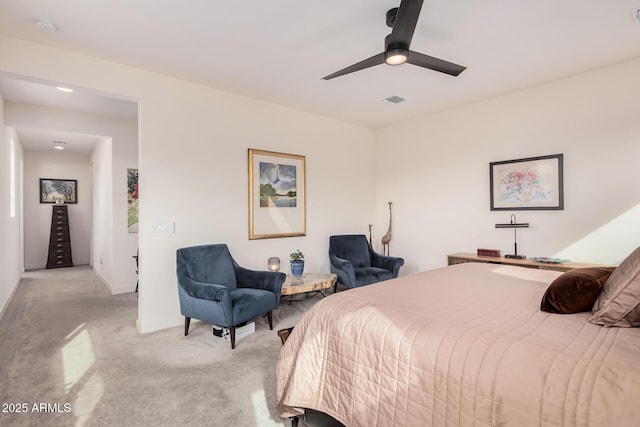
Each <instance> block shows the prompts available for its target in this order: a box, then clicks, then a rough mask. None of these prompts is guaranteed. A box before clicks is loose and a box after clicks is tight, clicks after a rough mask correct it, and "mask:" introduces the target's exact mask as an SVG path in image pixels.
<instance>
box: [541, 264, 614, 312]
mask: <svg viewBox="0 0 640 427" xmlns="http://www.w3.org/2000/svg"><path fill="white" fill-rule="evenodd" d="M613 270H615V268H614V267H586V268H574V269H573V270H569V271H567V272H566V273H564V274H563V275H562V276H559V277H558V278H556V280H554V281H553V282H551V284H550V285H549V287H548V288H547V291H546V292H545V293H544V296H543V297H542V302H541V303H540V310H542V311H546V312H548V313H560V314H571V313H579V312H581V311H589V310H591V307H592V306H593V303H594V301H595V300H596V298H598V295H600V291H601V290H602V287H603V286H604V284H605V282H606V281H607V279H608V278H609V276H610V275H611V273H612V272H613Z"/></svg>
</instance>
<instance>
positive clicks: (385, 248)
mask: <svg viewBox="0 0 640 427" xmlns="http://www.w3.org/2000/svg"><path fill="white" fill-rule="evenodd" d="M390 241H391V202H389V229H388V230H387V233H386V234H385V235H384V236H382V255H389V242H390Z"/></svg>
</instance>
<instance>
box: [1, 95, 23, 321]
mask: <svg viewBox="0 0 640 427" xmlns="http://www.w3.org/2000/svg"><path fill="white" fill-rule="evenodd" d="M11 140H13V142H14V147H15V158H14V167H13V168H12V167H11V154H10V141H11ZM23 159H24V158H23V152H22V145H21V143H20V139H19V138H18V136H17V135H16V134H15V132H14V131H13V130H12V129H8V128H6V127H5V125H4V100H3V97H2V94H1V93H0V236H1V237H0V253H1V254H2V256H0V317H1V316H2V314H3V313H4V311H5V308H6V304H7V302H8V301H9V300H10V298H11V296H12V295H13V293H14V292H15V290H16V287H17V285H18V281H19V280H20V273H21V271H22V244H21V239H22V236H21V229H22V227H21V221H22V194H21V179H20V175H21V165H22V164H23ZM11 172H13V174H14V175H13V177H14V179H13V181H12V180H11V179H10V176H11ZM12 182H13V183H14V186H13V190H14V192H15V193H14V194H15V215H11V210H10V207H11V188H10V184H11V183H12Z"/></svg>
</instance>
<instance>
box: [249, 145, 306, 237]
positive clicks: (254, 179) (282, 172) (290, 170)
mask: <svg viewBox="0 0 640 427" xmlns="http://www.w3.org/2000/svg"><path fill="white" fill-rule="evenodd" d="M305 160H306V159H305V156H301V155H296V154H287V153H278V152H274V151H265V150H258V149H253V148H249V149H248V164H249V240H254V239H272V238H279V237H299V236H306V234H307V222H306V204H307V203H306V200H307V192H306V170H305Z"/></svg>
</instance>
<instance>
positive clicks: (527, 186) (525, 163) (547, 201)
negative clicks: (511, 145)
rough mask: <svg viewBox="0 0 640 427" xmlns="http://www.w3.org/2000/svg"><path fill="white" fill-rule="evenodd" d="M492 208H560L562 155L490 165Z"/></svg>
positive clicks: (561, 208) (502, 209) (509, 209)
mask: <svg viewBox="0 0 640 427" xmlns="http://www.w3.org/2000/svg"><path fill="white" fill-rule="evenodd" d="M489 187H490V203H491V210H492V211H513V210H563V209H564V188H563V187H564V183H563V154H552V155H548V156H539V157H528V158H524V159H515V160H505V161H500V162H492V163H490V164H489Z"/></svg>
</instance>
